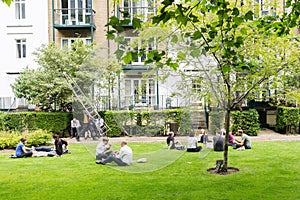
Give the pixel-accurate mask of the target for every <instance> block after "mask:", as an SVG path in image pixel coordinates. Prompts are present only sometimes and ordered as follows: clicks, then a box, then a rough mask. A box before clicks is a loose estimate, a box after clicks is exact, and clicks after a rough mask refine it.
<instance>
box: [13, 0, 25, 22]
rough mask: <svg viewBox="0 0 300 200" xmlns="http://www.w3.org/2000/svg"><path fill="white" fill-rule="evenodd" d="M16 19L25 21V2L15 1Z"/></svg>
mask: <svg viewBox="0 0 300 200" xmlns="http://www.w3.org/2000/svg"><path fill="white" fill-rule="evenodd" d="M15 15H16V19H25V0H15Z"/></svg>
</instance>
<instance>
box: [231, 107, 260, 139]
mask: <svg viewBox="0 0 300 200" xmlns="http://www.w3.org/2000/svg"><path fill="white" fill-rule="evenodd" d="M231 122H232V126H231V130H232V133H236V132H237V130H238V129H242V130H243V131H244V133H246V134H247V135H250V136H257V134H258V132H259V114H258V112H257V111H256V110H255V109H250V110H246V111H242V112H240V111H233V112H231Z"/></svg>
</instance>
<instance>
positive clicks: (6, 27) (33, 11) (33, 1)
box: [0, 0, 48, 109]
mask: <svg viewBox="0 0 300 200" xmlns="http://www.w3.org/2000/svg"><path fill="white" fill-rule="evenodd" d="M37 8H38V9H37ZM0 13H1V18H0V38H1V39H0V40H1V46H0V52H1V63H2V66H1V68H0V109H14V108H16V107H18V106H19V105H24V104H25V100H24V99H17V98H15V96H14V93H13V91H12V88H11V84H12V83H14V81H15V78H16V77H17V76H18V75H19V73H20V72H21V71H22V70H23V69H24V68H25V67H29V68H36V67H37V64H36V63H35V61H34V59H35V58H34V56H33V55H32V53H33V52H34V51H35V50H36V48H38V47H40V46H41V45H42V44H47V43H48V3H47V0H30V1H28V0H14V1H13V2H12V4H11V5H10V6H7V5H6V4H4V3H1V4H0Z"/></svg>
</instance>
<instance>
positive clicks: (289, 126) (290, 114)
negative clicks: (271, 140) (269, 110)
mask: <svg viewBox="0 0 300 200" xmlns="http://www.w3.org/2000/svg"><path fill="white" fill-rule="evenodd" d="M299 121H300V108H295V107H284V106H279V107H277V110H276V127H275V129H276V131H277V132H279V133H283V134H297V133H299Z"/></svg>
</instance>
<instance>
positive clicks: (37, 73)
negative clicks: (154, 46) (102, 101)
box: [12, 39, 119, 110]
mask: <svg viewBox="0 0 300 200" xmlns="http://www.w3.org/2000/svg"><path fill="white" fill-rule="evenodd" d="M34 54H35V56H36V58H37V60H36V61H37V63H38V64H39V66H40V67H39V68H37V69H29V68H26V69H25V70H24V71H23V72H21V75H20V76H19V77H18V78H17V79H16V82H15V83H14V84H13V86H12V87H13V90H14V92H15V95H16V96H17V97H25V98H26V99H28V100H29V102H30V103H32V104H35V105H36V106H39V107H40V108H41V109H43V110H71V109H72V103H73V102H74V101H75V100H76V99H73V98H72V90H71V89H70V84H77V85H78V86H79V87H80V89H81V90H82V91H83V93H84V94H85V95H87V96H90V95H92V94H91V93H92V92H93V87H94V86H95V85H97V86H98V87H99V86H102V87H104V86H103V84H105V83H106V82H105V81H106V80H107V79H108V78H109V79H111V77H110V76H111V75H110V76H109V77H108V75H107V74H113V73H114V76H116V73H117V70H118V69H119V68H118V65H117V64H116V62H113V59H112V60H111V61H109V62H108V61H106V60H105V59H102V60H101V59H100V57H101V56H100V55H99V54H98V53H97V51H96V49H95V48H94V46H93V44H84V43H83V41H82V40H80V39H78V40H76V41H75V42H74V43H72V46H71V48H70V49H69V48H67V47H65V48H60V47H59V46H57V44H55V43H51V44H49V45H43V46H42V47H41V48H39V49H38V50H37V51H36V52H35V53H34ZM65 74H67V76H68V77H70V78H71V79H72V80H73V83H68V82H67V80H66V77H65ZM99 80H100V81H99ZM82 98H84V97H82Z"/></svg>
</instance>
